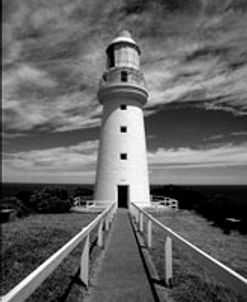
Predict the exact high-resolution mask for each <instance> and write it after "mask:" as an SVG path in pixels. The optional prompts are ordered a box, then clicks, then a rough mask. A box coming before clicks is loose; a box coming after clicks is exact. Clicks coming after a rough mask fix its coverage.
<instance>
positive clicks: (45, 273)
mask: <svg viewBox="0 0 247 302" xmlns="http://www.w3.org/2000/svg"><path fill="white" fill-rule="evenodd" d="M115 209H116V205H115V204H111V205H110V206H109V207H108V208H107V209H105V210H104V211H103V212H102V213H101V214H99V215H98V216H97V217H96V218H95V219H94V220H93V221H92V222H91V223H89V224H88V225H87V226H86V227H84V228H83V229H82V231H80V232H79V233H78V234H77V235H76V236H74V237H73V238H72V239H71V240H70V241H69V242H68V243H66V244H65V245H64V246H63V247H62V248H60V249H59V250H58V251H57V252H56V253H55V254H53V255H52V256H51V257H50V258H48V259H47V260H46V261H45V262H43V263H42V264H41V265H40V266H39V267H38V268H37V269H35V270H34V271H33V272H32V273H31V274H29V275H28V276H27V277H26V278H25V279H23V280H22V281H21V282H20V283H19V284H17V285H16V286H15V287H14V288H13V289H12V290H10V291H9V292H8V293H7V294H6V295H5V296H3V297H1V301H2V302H22V301H25V300H26V299H27V298H28V297H29V296H30V295H31V294H32V293H33V292H34V291H35V290H36V289H37V288H38V287H39V286H40V285H41V283H42V282H44V281H45V279H46V278H47V277H49V275H50V274H51V273H52V272H53V271H54V270H55V269H56V268H57V267H58V265H59V264H60V263H61V262H62V261H63V260H64V258H65V257H67V256H68V255H69V254H70V253H71V252H72V250H73V249H74V248H75V247H76V246H77V245H78V244H79V243H80V242H81V241H82V240H84V239H85V238H86V239H88V236H89V234H90V233H91V231H92V230H93V229H94V228H95V227H96V226H97V225H98V224H100V225H101V224H102V222H103V221H104V220H108V219H110V220H111V219H112V217H113V215H112V213H113V212H115ZM108 216H109V218H108Z"/></svg>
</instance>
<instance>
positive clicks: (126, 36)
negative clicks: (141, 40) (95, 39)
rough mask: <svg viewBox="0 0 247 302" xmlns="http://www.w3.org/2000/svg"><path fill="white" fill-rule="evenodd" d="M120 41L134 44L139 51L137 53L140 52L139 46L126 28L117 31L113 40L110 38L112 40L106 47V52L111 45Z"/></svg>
mask: <svg viewBox="0 0 247 302" xmlns="http://www.w3.org/2000/svg"><path fill="white" fill-rule="evenodd" d="M120 43H126V44H130V45H132V46H134V47H135V48H136V49H137V51H138V52H139V54H140V53H141V51H140V48H139V46H138V45H137V44H136V42H135V41H134V40H133V39H132V36H131V33H130V31H129V30H127V29H122V30H121V31H120V32H119V33H118V35H117V37H116V38H115V39H114V40H112V42H111V43H110V45H109V46H108V47H107V49H106V52H108V51H109V50H110V49H111V48H112V46H113V45H115V44H120Z"/></svg>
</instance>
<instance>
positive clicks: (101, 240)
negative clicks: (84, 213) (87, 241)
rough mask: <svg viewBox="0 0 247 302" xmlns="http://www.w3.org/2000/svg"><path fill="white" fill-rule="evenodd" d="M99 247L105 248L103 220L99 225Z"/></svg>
mask: <svg viewBox="0 0 247 302" xmlns="http://www.w3.org/2000/svg"><path fill="white" fill-rule="evenodd" d="M97 245H98V246H103V222H102V220H101V222H100V223H99V228H98V240H97Z"/></svg>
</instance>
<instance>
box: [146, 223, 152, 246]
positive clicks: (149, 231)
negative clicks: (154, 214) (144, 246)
mask: <svg viewBox="0 0 247 302" xmlns="http://www.w3.org/2000/svg"><path fill="white" fill-rule="evenodd" d="M147 233H148V247H149V248H151V247H152V221H151V220H149V219H148V224H147Z"/></svg>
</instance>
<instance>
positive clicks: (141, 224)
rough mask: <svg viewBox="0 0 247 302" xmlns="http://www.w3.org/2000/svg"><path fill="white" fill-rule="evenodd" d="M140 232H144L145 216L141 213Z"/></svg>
mask: <svg viewBox="0 0 247 302" xmlns="http://www.w3.org/2000/svg"><path fill="white" fill-rule="evenodd" d="M139 231H140V232H143V214H142V213H141V212H140V221H139Z"/></svg>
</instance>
